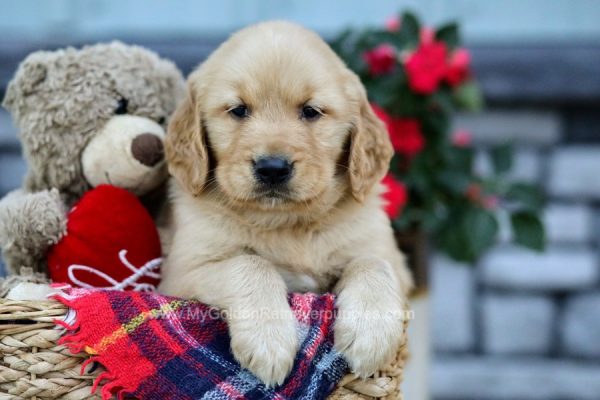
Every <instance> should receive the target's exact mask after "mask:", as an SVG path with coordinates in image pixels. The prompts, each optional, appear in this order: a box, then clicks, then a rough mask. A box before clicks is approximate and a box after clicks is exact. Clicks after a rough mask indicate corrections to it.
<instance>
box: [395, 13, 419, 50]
mask: <svg viewBox="0 0 600 400" xmlns="http://www.w3.org/2000/svg"><path fill="white" fill-rule="evenodd" d="M420 31H421V25H420V24H419V20H418V19H417V17H416V16H415V15H414V14H412V13H410V12H405V13H404V14H402V20H401V23H400V31H399V32H398V35H399V37H400V39H401V40H402V42H404V43H406V44H407V45H408V46H409V47H416V46H417V45H418V44H419V37H420Z"/></svg>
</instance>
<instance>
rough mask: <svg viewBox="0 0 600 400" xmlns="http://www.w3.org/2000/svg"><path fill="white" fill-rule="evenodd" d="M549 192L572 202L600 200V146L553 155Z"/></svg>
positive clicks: (573, 147) (570, 149)
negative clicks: (572, 200)
mask: <svg viewBox="0 0 600 400" xmlns="http://www.w3.org/2000/svg"><path fill="white" fill-rule="evenodd" d="M549 167H550V176H549V181H548V191H549V193H550V194H551V195H553V196H556V197H561V198H569V199H578V200H580V199H582V198H585V199H598V198H600V177H599V173H600V146H585V147H584V146H571V147H567V148H561V149H559V150H557V151H555V152H554V154H553V155H552V157H551V160H550V166H549Z"/></svg>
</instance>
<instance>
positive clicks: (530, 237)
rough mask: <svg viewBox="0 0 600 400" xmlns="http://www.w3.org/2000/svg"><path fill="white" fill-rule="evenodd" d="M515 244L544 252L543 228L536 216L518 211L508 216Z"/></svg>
mask: <svg viewBox="0 0 600 400" xmlns="http://www.w3.org/2000/svg"><path fill="white" fill-rule="evenodd" d="M510 222H511V225H512V230H513V238H514V239H513V240H514V242H515V243H517V244H520V245H523V246H525V247H529V248H531V249H534V250H539V251H541V250H544V244H545V234H544V226H543V225H542V221H541V220H540V218H539V217H538V215H537V214H536V213H534V212H531V211H518V212H515V213H514V214H512V215H511V216H510Z"/></svg>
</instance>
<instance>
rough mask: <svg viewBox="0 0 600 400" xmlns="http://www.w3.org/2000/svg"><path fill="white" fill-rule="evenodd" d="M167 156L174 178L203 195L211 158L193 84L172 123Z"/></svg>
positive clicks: (189, 190)
mask: <svg viewBox="0 0 600 400" xmlns="http://www.w3.org/2000/svg"><path fill="white" fill-rule="evenodd" d="M165 155H166V158H167V163H168V166H169V172H170V173H171V175H173V177H175V179H176V180H177V181H178V182H179V184H180V185H182V186H183V187H184V188H185V189H186V190H187V191H188V192H189V193H191V194H192V195H194V196H197V195H199V194H200V193H201V192H202V189H204V185H205V183H206V176H207V174H208V168H209V158H208V157H209V156H208V149H207V147H206V137H205V132H204V128H203V126H202V117H201V115H200V107H199V105H198V101H197V94H196V93H195V90H194V88H193V86H192V85H191V82H190V83H189V84H188V89H187V94H186V97H185V99H184V101H183V102H182V103H181V104H179V106H178V107H177V109H176V110H175V113H174V114H173V116H172V117H171V121H170V122H169V128H168V133H167V137H166V139H165Z"/></svg>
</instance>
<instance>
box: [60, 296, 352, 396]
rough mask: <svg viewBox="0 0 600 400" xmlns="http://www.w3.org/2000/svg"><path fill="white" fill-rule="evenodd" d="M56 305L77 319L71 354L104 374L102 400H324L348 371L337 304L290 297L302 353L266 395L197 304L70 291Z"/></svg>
mask: <svg viewBox="0 0 600 400" xmlns="http://www.w3.org/2000/svg"><path fill="white" fill-rule="evenodd" d="M56 298H57V299H58V300H59V301H61V302H63V303H64V304H66V305H67V306H69V307H70V309H71V312H74V313H75V315H76V316H75V317H74V318H72V320H71V321H68V319H67V321H57V323H58V324H60V325H62V326H64V327H65V328H67V334H66V335H65V336H63V337H62V338H61V341H60V343H64V344H65V345H67V346H68V348H69V349H70V350H71V351H72V352H74V353H78V352H81V351H85V352H87V353H88V354H90V355H91V357H90V358H89V359H88V360H87V361H86V363H85V364H84V365H83V366H82V373H83V371H84V369H85V367H86V365H88V364H89V363H91V362H95V361H96V362H99V363H100V364H102V365H103V366H104V368H105V369H106V372H104V373H102V374H101V375H100V376H98V378H97V379H96V381H95V383H94V388H93V390H94V391H95V390H96V389H97V387H98V385H99V384H101V383H102V384H103V387H102V390H101V394H102V398H103V399H107V398H109V397H111V395H117V396H118V397H119V398H123V397H125V396H133V397H136V398H139V399H161V400H165V399H181V400H185V399H211V400H219V399H240V400H245V399H278V400H284V399H306V400H313V399H314V400H316V399H324V398H326V397H327V395H328V394H330V393H331V391H332V390H333V389H334V387H335V385H336V383H337V382H338V381H339V380H340V379H341V377H342V376H343V375H344V373H345V372H346V371H347V364H346V362H345V360H344V359H343V358H342V356H341V354H339V353H337V352H336V351H335V350H334V349H333V330H332V325H333V317H334V315H333V314H334V297H333V296H332V295H323V296H316V295H313V294H303V295H300V294H291V295H290V296H289V302H290V306H291V308H292V310H293V311H294V313H295V315H296V318H297V319H298V322H299V324H298V326H299V332H298V335H299V338H300V343H301V348H300V351H299V352H298V354H297V356H296V360H295V363H294V367H293V369H292V372H291V373H290V376H289V377H288V378H287V380H286V381H285V382H284V383H283V384H282V385H281V386H278V387H276V388H267V387H265V385H263V384H262V383H261V382H260V381H259V380H258V379H257V378H256V377H254V376H253V375H252V374H251V373H250V372H248V371H247V370H245V369H242V368H241V367H240V365H239V364H238V363H237V362H236V361H235V359H234V358H233V356H232V354H231V352H230V349H229V335H228V333H227V325H226V323H225V322H224V321H223V319H221V318H219V317H218V315H215V314H217V313H216V312H215V310H214V309H211V308H209V307H207V306H206V305H204V304H201V303H199V302H197V301H191V300H182V299H177V298H172V297H166V296H162V295H159V294H156V293H142V292H120V291H101V290H89V289H76V288H67V289H65V290H64V293H61V294H59V295H57V296H56Z"/></svg>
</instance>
